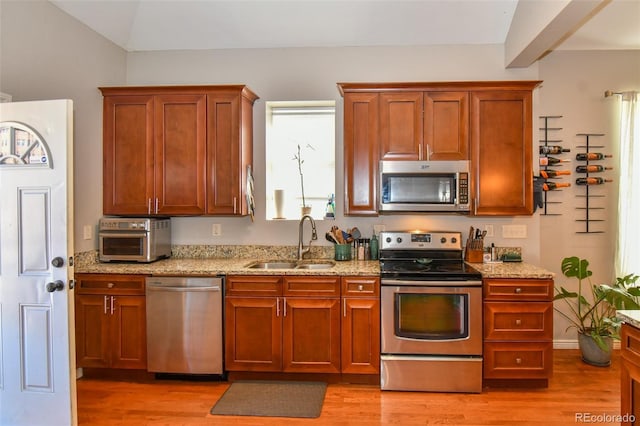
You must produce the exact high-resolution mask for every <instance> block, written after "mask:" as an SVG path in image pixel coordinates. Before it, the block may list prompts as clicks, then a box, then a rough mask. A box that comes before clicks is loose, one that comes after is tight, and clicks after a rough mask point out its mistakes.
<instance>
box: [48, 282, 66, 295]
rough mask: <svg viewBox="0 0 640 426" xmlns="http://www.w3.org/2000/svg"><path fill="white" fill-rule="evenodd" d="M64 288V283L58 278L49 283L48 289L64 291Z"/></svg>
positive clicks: (50, 291) (51, 291)
mask: <svg viewBox="0 0 640 426" xmlns="http://www.w3.org/2000/svg"><path fill="white" fill-rule="evenodd" d="M62 289H64V283H63V282H62V281H60V280H56V281H54V282H52V283H47V291H48V292H49V293H53V292H54V291H62Z"/></svg>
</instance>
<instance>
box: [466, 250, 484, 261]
mask: <svg viewBox="0 0 640 426" xmlns="http://www.w3.org/2000/svg"><path fill="white" fill-rule="evenodd" d="M483 254H484V251H483V250H475V249H466V250H465V252H464V260H466V261H467V262H470V263H482V255H483Z"/></svg>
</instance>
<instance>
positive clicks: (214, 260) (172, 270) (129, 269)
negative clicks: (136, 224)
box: [75, 251, 554, 279]
mask: <svg viewBox="0 0 640 426" xmlns="http://www.w3.org/2000/svg"><path fill="white" fill-rule="evenodd" d="M319 254H321V255H323V256H322V257H318V258H314V259H305V260H304V262H327V261H332V260H331V259H330V258H327V257H326V253H319ZM253 256H255V257H245V256H234V257H232V258H228V257H193V258H190V257H172V258H170V259H163V260H158V261H156V262H152V263H100V262H98V260H97V256H96V254H95V253H93V252H87V253H81V254H77V255H76V257H75V273H93V274H141V275H165V276H169V275H341V276H348V275H356V276H357V275H361V276H372V275H379V274H380V264H379V262H378V261H377V260H367V261H361V260H350V261H336V262H335V266H333V267H331V268H328V269H252V268H248V267H247V266H248V265H249V264H250V263H252V262H254V261H258V260H259V261H264V260H275V259H291V260H293V258H294V256H290V255H288V253H287V252H285V253H282V252H277V251H274V252H272V257H269V256H268V255H266V254H265V252H259V253H254V254H253ZM469 265H471V266H472V267H474V268H475V269H477V270H478V271H479V272H480V273H481V274H482V277H483V278H530V279H546V278H553V277H554V274H553V273H552V272H549V271H547V270H545V269H542V268H540V267H537V266H534V265H531V264H528V263H522V262H505V263H469Z"/></svg>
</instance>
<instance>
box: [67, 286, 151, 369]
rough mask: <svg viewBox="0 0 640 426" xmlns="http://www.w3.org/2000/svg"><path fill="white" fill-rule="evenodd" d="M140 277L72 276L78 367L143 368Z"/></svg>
mask: <svg viewBox="0 0 640 426" xmlns="http://www.w3.org/2000/svg"><path fill="white" fill-rule="evenodd" d="M145 307H146V304H145V297H144V276H139V275H133V276H132V275H111V274H108V275H104V274H78V275H76V296H75V329H76V364H77V366H78V367H86V368H91V367H97V368H118V369H146V367H147V336H146V312H145Z"/></svg>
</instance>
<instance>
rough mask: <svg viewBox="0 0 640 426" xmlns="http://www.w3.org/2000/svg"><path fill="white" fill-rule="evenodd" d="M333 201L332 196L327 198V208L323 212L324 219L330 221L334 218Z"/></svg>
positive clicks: (334, 207)
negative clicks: (329, 219)
mask: <svg viewBox="0 0 640 426" xmlns="http://www.w3.org/2000/svg"><path fill="white" fill-rule="evenodd" d="M334 200H335V199H334V195H333V194H331V196H329V200H328V201H327V207H326V209H325V212H324V217H326V218H332V219H333V218H334V217H335V212H336V204H335V201H334Z"/></svg>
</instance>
